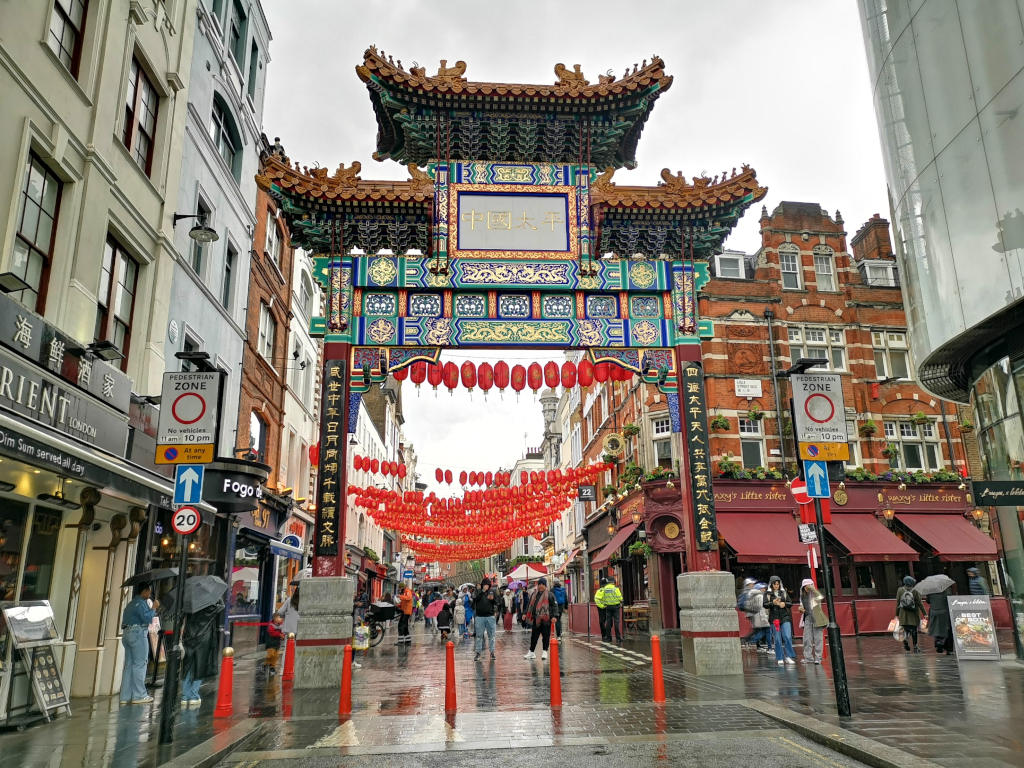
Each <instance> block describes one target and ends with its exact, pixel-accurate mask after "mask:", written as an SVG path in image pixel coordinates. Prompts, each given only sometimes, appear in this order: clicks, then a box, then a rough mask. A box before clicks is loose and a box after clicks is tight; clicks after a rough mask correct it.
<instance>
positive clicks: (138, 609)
mask: <svg viewBox="0 0 1024 768" xmlns="http://www.w3.org/2000/svg"><path fill="white" fill-rule="evenodd" d="M151 595H152V586H151V585H150V584H149V583H145V582H144V583H142V584H139V585H138V587H136V593H135V597H134V598H133V599H132V601H131V602H129V603H128V605H127V606H125V609H124V613H123V614H121V630H122V632H121V645H123V646H124V670H123V671H122V672H121V704H148V703H149V702H151V701H153V697H152V696H150V695H149V694H148V693H147V692H146V662H147V661H148V660H149V639H148V635H149V625H150V622H152V621H153V616H155V615H156V611H157V610H158V609H159V608H160V601H159V600H154V601H153V603H152V607H151V606H150V603H149V599H150V596H151Z"/></svg>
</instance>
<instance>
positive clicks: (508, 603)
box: [501, 587, 516, 632]
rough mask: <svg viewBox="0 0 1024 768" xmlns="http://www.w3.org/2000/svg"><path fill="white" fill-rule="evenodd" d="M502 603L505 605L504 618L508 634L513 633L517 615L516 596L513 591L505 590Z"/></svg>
mask: <svg viewBox="0 0 1024 768" xmlns="http://www.w3.org/2000/svg"><path fill="white" fill-rule="evenodd" d="M501 601H502V603H504V605H505V614H504V616H502V619H503V620H504V621H503V623H504V626H505V631H506V632H511V631H512V621H513V620H514V619H515V615H516V595H515V592H513V591H512V590H511V589H508V588H507V587H506V588H505V591H504V592H503V593H502V595H501Z"/></svg>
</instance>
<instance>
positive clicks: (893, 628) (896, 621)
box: [885, 617, 900, 632]
mask: <svg viewBox="0 0 1024 768" xmlns="http://www.w3.org/2000/svg"><path fill="white" fill-rule="evenodd" d="M899 625H900V620H899V619H897V618H895V617H893V620H892V621H890V622H889V628H888V629H887V630H885V631H886V632H895V631H896V628H897V627H898V626H899Z"/></svg>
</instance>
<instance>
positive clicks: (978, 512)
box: [970, 507, 985, 529]
mask: <svg viewBox="0 0 1024 768" xmlns="http://www.w3.org/2000/svg"><path fill="white" fill-rule="evenodd" d="M970 515H971V517H972V518H974V524H975V525H976V526H977V527H978V528H979V529H980V528H981V521H982V520H983V519H984V517H985V510H983V509H981V508H980V507H975V508H974V509H972V510H971V511H970Z"/></svg>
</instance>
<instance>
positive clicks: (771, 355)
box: [764, 307, 787, 477]
mask: <svg viewBox="0 0 1024 768" xmlns="http://www.w3.org/2000/svg"><path fill="white" fill-rule="evenodd" d="M774 317H775V313H774V312H772V311H771V309H769V308H767V307H766V308H765V310H764V320H765V323H767V324H768V359H769V360H771V361H772V392H774V393H775V428H776V431H777V432H778V433H779V451H780V453H781V454H782V475H783V477H785V476H786V472H787V470H786V467H787V465H786V436H785V435H784V434H782V399H781V398H780V397H779V378H778V367H777V366H776V365H775V331H774V329H773V328H772V319H773V318H774Z"/></svg>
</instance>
